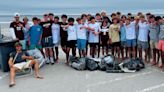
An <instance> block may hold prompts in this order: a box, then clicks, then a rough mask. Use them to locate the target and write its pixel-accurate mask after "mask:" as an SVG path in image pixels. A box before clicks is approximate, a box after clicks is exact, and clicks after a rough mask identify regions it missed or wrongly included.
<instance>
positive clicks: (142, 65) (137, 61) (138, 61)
mask: <svg viewBox="0 0 164 92" xmlns="http://www.w3.org/2000/svg"><path fill="white" fill-rule="evenodd" d="M135 62H136V63H137V67H138V68H140V69H144V68H145V64H144V62H143V60H142V59H140V58H136V59H135Z"/></svg>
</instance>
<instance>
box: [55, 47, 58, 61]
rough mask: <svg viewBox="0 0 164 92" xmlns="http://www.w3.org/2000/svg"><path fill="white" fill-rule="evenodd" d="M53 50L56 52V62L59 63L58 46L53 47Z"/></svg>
mask: <svg viewBox="0 0 164 92" xmlns="http://www.w3.org/2000/svg"><path fill="white" fill-rule="evenodd" d="M55 52H56V62H57V63H59V49H58V47H55Z"/></svg>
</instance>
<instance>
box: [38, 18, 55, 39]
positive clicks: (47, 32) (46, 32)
mask: <svg viewBox="0 0 164 92" xmlns="http://www.w3.org/2000/svg"><path fill="white" fill-rule="evenodd" d="M40 25H41V26H42V28H43V36H42V37H43V38H45V37H49V36H52V31H51V25H52V22H51V21H46V22H41V23H40Z"/></svg>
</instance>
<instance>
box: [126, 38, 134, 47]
mask: <svg viewBox="0 0 164 92" xmlns="http://www.w3.org/2000/svg"><path fill="white" fill-rule="evenodd" d="M136 45H137V42H136V39H132V40H128V39H127V40H126V46H127V47H135V46H136Z"/></svg>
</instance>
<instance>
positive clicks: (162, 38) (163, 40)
mask: <svg viewBox="0 0 164 92" xmlns="http://www.w3.org/2000/svg"><path fill="white" fill-rule="evenodd" d="M158 49H159V50H160V54H161V59H162V65H161V66H160V68H163V71H164V19H161V20H160V33H159V43H158Z"/></svg>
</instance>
